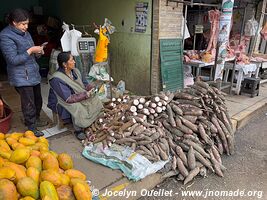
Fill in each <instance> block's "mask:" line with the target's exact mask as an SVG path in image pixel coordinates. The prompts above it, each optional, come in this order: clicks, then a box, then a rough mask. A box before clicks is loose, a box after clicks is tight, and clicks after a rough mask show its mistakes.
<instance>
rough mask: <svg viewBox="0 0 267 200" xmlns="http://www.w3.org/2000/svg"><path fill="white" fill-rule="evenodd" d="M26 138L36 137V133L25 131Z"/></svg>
mask: <svg viewBox="0 0 267 200" xmlns="http://www.w3.org/2000/svg"><path fill="white" fill-rule="evenodd" d="M24 136H25V137H27V136H35V135H34V132H32V131H30V130H28V131H25V133H24Z"/></svg>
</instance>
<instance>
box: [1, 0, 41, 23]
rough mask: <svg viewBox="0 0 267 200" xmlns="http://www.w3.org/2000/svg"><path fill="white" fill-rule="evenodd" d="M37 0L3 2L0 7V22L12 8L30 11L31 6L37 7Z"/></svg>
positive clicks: (9, 0)
mask: <svg viewBox="0 0 267 200" xmlns="http://www.w3.org/2000/svg"><path fill="white" fill-rule="evenodd" d="M38 5H39V0H4V2H1V6H0V21H3V20H4V16H5V14H6V13H9V12H10V11H11V10H12V9H14V8H24V9H28V10H30V9H31V8H32V6H38Z"/></svg>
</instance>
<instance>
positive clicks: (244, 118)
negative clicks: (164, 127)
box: [231, 99, 267, 130]
mask: <svg viewBox="0 0 267 200" xmlns="http://www.w3.org/2000/svg"><path fill="white" fill-rule="evenodd" d="M266 105H267V104H266V100H265V99H264V100H262V101H259V102H257V103H256V104H254V105H253V106H251V107H249V108H246V109H245V110H243V111H241V112H239V113H238V114H235V115H234V116H232V117H231V121H232V123H233V122H234V123H235V121H236V130H239V129H240V128H242V127H243V126H245V125H246V124H247V123H248V121H249V120H250V119H251V118H252V117H254V116H255V115H256V114H257V113H258V111H260V110H261V109H262V108H263V107H265V106H266Z"/></svg>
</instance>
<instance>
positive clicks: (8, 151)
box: [0, 147, 12, 159]
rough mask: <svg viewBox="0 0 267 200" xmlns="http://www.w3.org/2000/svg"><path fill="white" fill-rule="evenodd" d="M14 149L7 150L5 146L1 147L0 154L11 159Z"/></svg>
mask: <svg viewBox="0 0 267 200" xmlns="http://www.w3.org/2000/svg"><path fill="white" fill-rule="evenodd" d="M11 153H12V151H10V150H6V149H5V148H1V147H0V156H1V157H2V158H5V159H9V158H10V156H11Z"/></svg>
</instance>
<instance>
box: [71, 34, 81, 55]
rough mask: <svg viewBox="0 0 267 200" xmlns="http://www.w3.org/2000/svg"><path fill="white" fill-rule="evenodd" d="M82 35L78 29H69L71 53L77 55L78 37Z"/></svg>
mask: <svg viewBox="0 0 267 200" xmlns="http://www.w3.org/2000/svg"><path fill="white" fill-rule="evenodd" d="M81 37H82V33H81V32H80V31H78V30H75V29H72V30H71V31H70V38H71V55H73V56H79V52H78V39H79V38H81Z"/></svg>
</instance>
